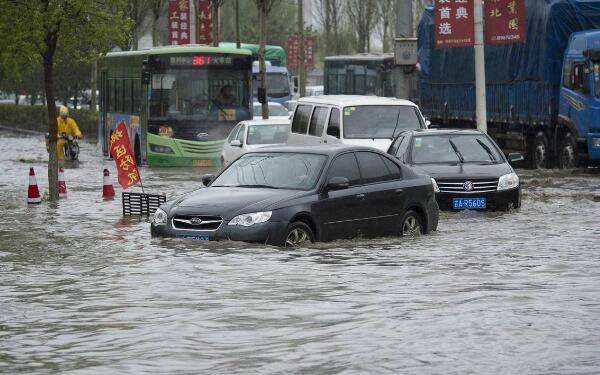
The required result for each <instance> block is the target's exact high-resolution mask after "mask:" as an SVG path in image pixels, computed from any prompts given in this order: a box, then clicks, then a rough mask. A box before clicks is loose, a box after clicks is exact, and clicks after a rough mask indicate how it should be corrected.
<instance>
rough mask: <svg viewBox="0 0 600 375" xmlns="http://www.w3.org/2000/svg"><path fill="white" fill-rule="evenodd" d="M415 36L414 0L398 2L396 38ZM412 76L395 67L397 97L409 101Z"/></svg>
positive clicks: (400, 67) (401, 68)
mask: <svg viewBox="0 0 600 375" xmlns="http://www.w3.org/2000/svg"><path fill="white" fill-rule="evenodd" d="M412 36H413V9H412V0H396V38H411V37H412ZM410 74H411V73H406V72H404V70H403V67H402V66H395V67H394V80H395V81H396V97H397V98H400V99H409V97H410Z"/></svg>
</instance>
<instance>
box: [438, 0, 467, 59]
mask: <svg viewBox="0 0 600 375" xmlns="http://www.w3.org/2000/svg"><path fill="white" fill-rule="evenodd" d="M435 28H436V30H435V47H436V48H451V47H471V46H473V43H474V38H475V26H474V24H473V0H436V1H435Z"/></svg>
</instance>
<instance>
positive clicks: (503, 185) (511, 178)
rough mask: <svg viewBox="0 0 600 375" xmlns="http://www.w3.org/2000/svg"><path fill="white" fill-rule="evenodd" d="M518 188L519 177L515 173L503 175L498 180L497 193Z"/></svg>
mask: <svg viewBox="0 0 600 375" xmlns="http://www.w3.org/2000/svg"><path fill="white" fill-rule="evenodd" d="M518 186H519V176H517V175H516V173H509V174H505V175H504V176H502V177H500V179H499V180H498V189H497V190H498V191H500V190H508V189H514V188H516V187H518Z"/></svg>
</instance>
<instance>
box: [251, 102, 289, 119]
mask: <svg viewBox="0 0 600 375" xmlns="http://www.w3.org/2000/svg"><path fill="white" fill-rule="evenodd" d="M261 113H262V105H261V104H254V116H261ZM269 116H285V117H289V116H290V113H289V112H288V111H287V109H285V107H284V106H282V105H281V104H271V103H269Z"/></svg>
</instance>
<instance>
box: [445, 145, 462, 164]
mask: <svg viewBox="0 0 600 375" xmlns="http://www.w3.org/2000/svg"><path fill="white" fill-rule="evenodd" d="M448 142H450V146H452V149H453V150H454V152H455V153H456V156H458V160H460V162H461V163H464V162H465V158H464V157H463V156H462V154H461V153H460V151H458V147H456V144H455V143H454V142H453V141H452V140H451V139H448Z"/></svg>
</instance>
